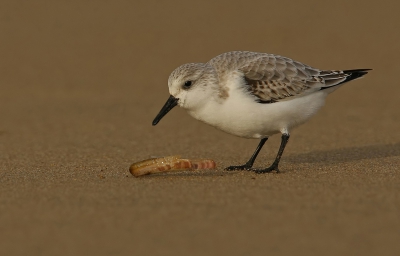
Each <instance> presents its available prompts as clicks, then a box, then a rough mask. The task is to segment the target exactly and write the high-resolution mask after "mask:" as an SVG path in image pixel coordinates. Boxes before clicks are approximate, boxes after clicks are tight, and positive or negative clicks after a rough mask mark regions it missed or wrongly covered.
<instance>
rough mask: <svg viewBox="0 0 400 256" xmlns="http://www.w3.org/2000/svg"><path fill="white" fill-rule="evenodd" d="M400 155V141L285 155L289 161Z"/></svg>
mask: <svg viewBox="0 0 400 256" xmlns="http://www.w3.org/2000/svg"><path fill="white" fill-rule="evenodd" d="M392 156H400V143H395V144H386V145H370V146H363V147H351V148H341V149H331V150H323V151H313V152H308V153H302V154H293V155H288V156H286V157H285V161H288V162H291V163H297V164H299V163H342V162H351V161H358V160H364V159H376V158H385V157H392Z"/></svg>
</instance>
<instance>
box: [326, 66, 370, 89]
mask: <svg viewBox="0 0 400 256" xmlns="http://www.w3.org/2000/svg"><path fill="white" fill-rule="evenodd" d="M370 70H372V69H351V70H340V71H334V70H329V71H328V70H327V71H321V73H320V74H319V76H318V77H320V78H322V79H323V80H324V81H325V86H324V87H322V88H321V90H325V89H329V88H332V87H335V86H338V85H341V84H344V83H347V82H349V81H351V80H355V79H358V78H361V77H362V76H364V75H366V74H368V71H370Z"/></svg>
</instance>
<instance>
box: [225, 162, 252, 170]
mask: <svg viewBox="0 0 400 256" xmlns="http://www.w3.org/2000/svg"><path fill="white" fill-rule="evenodd" d="M244 170H246V171H251V170H252V169H251V165H249V164H244V165H234V166H229V167H226V168H225V171H244Z"/></svg>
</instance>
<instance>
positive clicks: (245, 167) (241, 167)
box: [225, 138, 268, 171]
mask: <svg viewBox="0 0 400 256" xmlns="http://www.w3.org/2000/svg"><path fill="white" fill-rule="evenodd" d="M267 140H268V138H263V139H261V141H260V143H259V144H258V146H257V148H256V151H254V153H253V155H252V156H251V157H250V159H249V161H247V163H245V164H244V165H238V166H229V167H227V168H225V170H227V171H234V170H250V169H251V167H252V166H253V164H254V161H255V160H256V158H257V156H258V153H259V152H260V150H261V149H262V147H263V146H264V144H265V142H266V141H267Z"/></svg>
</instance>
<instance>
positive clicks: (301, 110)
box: [189, 91, 327, 138]
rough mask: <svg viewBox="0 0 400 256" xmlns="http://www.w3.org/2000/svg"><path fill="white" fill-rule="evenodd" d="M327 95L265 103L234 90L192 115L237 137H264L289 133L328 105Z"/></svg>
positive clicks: (316, 93)
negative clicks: (326, 103)
mask: <svg viewBox="0 0 400 256" xmlns="http://www.w3.org/2000/svg"><path fill="white" fill-rule="evenodd" d="M326 95H327V93H326V92H324V91H318V92H315V93H312V94H309V95H307V96H303V97H299V98H293V99H291V100H285V101H281V102H276V103H271V104H261V103H257V102H256V101H254V98H252V97H250V96H248V95H243V91H230V94H229V97H228V98H227V99H226V100H225V101H224V102H222V103H218V102H216V101H212V102H210V103H209V104H207V105H206V106H205V107H204V108H203V109H201V110H197V111H196V112H190V111H189V114H190V115H192V116H193V117H194V118H196V119H198V120H201V121H203V122H205V123H207V124H210V125H212V126H214V127H216V128H218V129H220V130H222V131H225V132H227V133H230V134H233V135H236V136H240V137H246V138H262V137H268V136H271V135H273V134H276V133H279V132H281V133H289V131H290V130H291V128H293V127H295V126H297V125H300V124H302V123H304V122H305V121H307V120H308V119H309V118H310V117H311V116H313V115H314V114H315V113H316V112H317V111H318V109H320V108H321V107H322V106H323V105H324V102H325V98H326Z"/></svg>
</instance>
